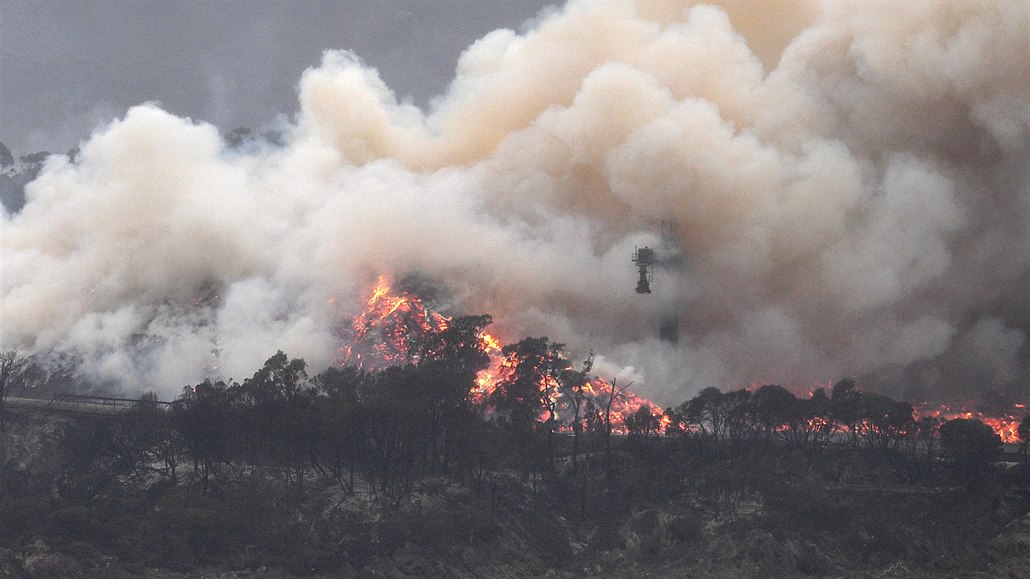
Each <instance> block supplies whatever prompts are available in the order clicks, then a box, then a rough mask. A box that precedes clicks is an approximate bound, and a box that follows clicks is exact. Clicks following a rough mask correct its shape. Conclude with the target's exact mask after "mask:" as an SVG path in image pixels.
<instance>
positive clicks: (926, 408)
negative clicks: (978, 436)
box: [915, 404, 1026, 444]
mask: <svg viewBox="0 0 1030 579" xmlns="http://www.w3.org/2000/svg"><path fill="white" fill-rule="evenodd" d="M970 406H972V405H970ZM915 414H916V418H917V419H918V418H919V417H920V416H932V417H935V418H940V419H942V420H955V419H956V418H974V419H976V420H979V421H981V422H983V423H984V424H986V425H987V426H990V427H991V428H993V429H994V432H995V433H997V435H998V436H1000V437H1001V441H1002V442H1004V443H1007V444H1008V443H1018V442H1019V441H1020V440H1019V434H1018V432H1017V430H1018V428H1019V422H1020V421H1021V420H1022V419H1023V416H1025V415H1026V405H1025V404H1013V405H1012V408H1011V409H1010V410H1009V411H1008V412H1005V413H1003V414H1001V415H999V416H988V415H987V414H984V413H983V412H980V411H979V410H969V409H968V408H954V407H952V406H949V405H947V404H939V405H936V406H934V405H928V404H923V405H921V406H920V407H918V408H916V411H915Z"/></svg>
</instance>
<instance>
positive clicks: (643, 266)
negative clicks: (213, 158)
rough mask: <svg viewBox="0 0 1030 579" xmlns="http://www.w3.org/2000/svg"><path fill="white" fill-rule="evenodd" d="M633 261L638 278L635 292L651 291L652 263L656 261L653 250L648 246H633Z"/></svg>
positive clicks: (646, 292) (647, 292)
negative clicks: (638, 247)
mask: <svg viewBox="0 0 1030 579" xmlns="http://www.w3.org/2000/svg"><path fill="white" fill-rule="evenodd" d="M633 263H635V264H637V271H638V272H639V273H640V279H638V280H637V293H638V294H649V293H651V281H652V280H653V279H654V265H655V263H657V259H655V255H654V250H653V249H651V248H650V247H641V248H640V249H637V248H636V247H634V248H633Z"/></svg>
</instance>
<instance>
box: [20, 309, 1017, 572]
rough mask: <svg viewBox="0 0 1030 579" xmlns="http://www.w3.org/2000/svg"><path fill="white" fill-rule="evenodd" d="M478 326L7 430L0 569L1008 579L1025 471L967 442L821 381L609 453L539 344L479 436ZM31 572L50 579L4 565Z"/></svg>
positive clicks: (954, 431) (294, 362)
mask: <svg viewBox="0 0 1030 579" xmlns="http://www.w3.org/2000/svg"><path fill="white" fill-rule="evenodd" d="M489 322H490V319H489V317H488V316H470V317H465V318H458V319H455V320H452V322H451V323H450V324H448V325H447V327H446V329H444V330H440V331H437V332H428V333H426V335H425V336H423V337H422V338H421V339H420V340H419V341H418V343H416V344H413V347H414V348H415V349H416V351H417V356H414V359H417V363H415V364H409V365H405V366H395V367H389V368H385V369H383V370H380V371H367V370H363V369H360V368H358V367H354V366H347V367H341V368H331V369H329V370H327V371H325V372H323V373H321V374H318V375H316V376H309V375H308V373H307V367H306V365H305V363H304V362H303V361H302V360H298V359H290V358H289V357H288V356H287V355H286V354H284V353H282V352H279V353H278V354H276V355H275V356H273V357H271V358H270V359H269V360H268V361H267V362H266V363H265V365H264V366H263V367H262V368H261V369H260V370H258V371H257V372H256V373H255V374H254V375H253V376H252V377H250V378H248V379H246V380H244V381H242V382H234V381H230V382H209V381H206V382H203V383H200V384H197V385H195V386H191V387H187V388H186V389H185V390H184V391H183V393H182V395H181V396H180V397H179V398H178V399H177V400H176V401H175V403H174V404H172V405H171V406H170V408H167V409H166V408H165V407H164V406H163V405H160V404H158V403H157V401H156V399H155V398H154V397H153V396H152V395H146V396H144V397H142V398H141V399H140V400H139V401H138V402H137V403H135V404H133V405H132V407H131V408H130V409H128V410H126V411H124V412H122V413H120V414H118V415H117V416H113V417H112V416H105V417H97V416H93V417H76V418H59V419H54V418H52V417H51V418H48V419H45V420H44V419H41V418H39V417H35V418H34V417H32V416H30V415H11V416H12V417H13V420H14V424H15V426H16V427H12V428H9V429H8V431H9V432H7V433H5V434H4V436H5V440H4V441H3V442H4V444H3V447H4V448H5V449H7V451H6V452H5V454H4V455H3V457H4V462H3V464H2V465H0V485H2V487H0V488H2V491H3V492H2V493H0V520H3V521H5V525H4V527H3V531H2V532H0V569H3V568H5V567H3V566H4V565H7V568H9V569H14V570H15V571H16V572H17V573H22V574H24V575H27V576H33V575H35V576H47V575H50V576H53V575H55V574H56V575H74V574H76V573H78V574H87V575H88V574H90V573H93V572H98V571H97V569H96V568H94V567H91V566H95V565H100V562H101V561H108V563H105V564H107V565H110V560H112V559H113V560H115V561H117V562H118V565H120V567H118V569H121V570H122V571H124V572H126V573H135V572H138V571H141V570H142V569H144V568H165V569H170V570H174V571H180V572H189V571H195V570H196V569H198V568H202V567H215V568H218V569H222V570H227V571H240V572H243V571H244V570H248V569H249V570H254V569H260V568H262V567H266V568H267V567H271V568H275V569H279V570H281V571H283V572H287V573H291V574H296V575H305V574H313V573H315V574H317V573H323V574H330V575H343V576H346V575H350V574H353V573H357V572H358V571H360V570H362V569H365V570H366V571H368V572H376V573H383V574H387V575H389V574H390V573H394V571H397V570H398V569H400V570H401V571H402V572H403V573H406V574H409V575H418V576H453V575H469V574H473V573H478V574H481V575H498V574H505V573H509V574H510V573H511V572H512V570H513V569H515V570H517V571H518V573H517V574H529V575H533V574H543V573H544V572H546V571H547V570H549V569H551V570H554V572H555V573H558V574H559V575H564V576H579V575H582V574H584V572H583V569H593V570H592V571H590V573H589V574H597V575H601V574H612V575H630V576H632V575H644V574H646V573H657V574H665V575H670V574H673V575H675V574H683V573H693V574H702V575H714V576H784V575H799V574H800V575H805V574H807V575H835V574H836V575H840V574H845V573H850V574H852V575H855V576H862V573H867V574H868V575H869V576H874V575H877V574H881V573H883V572H884V571H885V570H887V569H889V568H891V566H892V565H896V564H903V565H904V566H905V569H908V570H910V571H911V570H919V573H922V574H925V575H927V576H941V575H956V576H959V575H963V574H964V573H965V572H967V571H970V570H983V569H992V570H994V571H996V572H997V573H998V574H1002V573H1003V572H1005V570H1006V569H1009V568H1010V567H1009V566H1010V565H1017V564H1019V565H1025V563H1026V562H1027V560H1030V551H1028V550H1027V549H1026V546H1025V545H1026V544H1030V543H1019V541H1017V540H1016V539H1012V541H1011V542H1010V543H1005V542H1004V541H1005V540H1007V539H1005V537H1007V536H1008V535H1006V532H1009V531H1005V529H1011V524H1010V523H1011V522H1013V521H1020V520H1026V521H1030V519H1028V518H1027V513H1028V512H1030V471H1028V469H1027V467H1026V465H1025V464H1023V465H1018V466H1016V467H1014V468H1011V469H1008V470H1004V469H1000V468H998V467H996V466H994V463H995V462H996V461H997V459H998V458H999V456H1000V454H999V453H1000V452H1001V441H1000V440H999V439H998V437H997V435H995V434H994V432H993V431H992V430H991V428H990V427H988V426H986V425H984V424H983V423H981V422H979V421H976V420H954V421H950V422H946V423H944V424H939V422H935V421H934V420H928V419H921V420H917V419H916V418H915V417H914V416H913V412H912V407H911V406H910V405H908V404H906V403H903V402H899V401H895V400H892V399H890V398H888V397H885V396H881V395H876V394H870V393H865V392H862V391H860V390H859V389H858V388H857V387H856V385H855V383H854V382H853V381H851V380H842V381H841V382H839V383H838V384H836V385H835V386H834V387H833V388H832V390H831V392H830V394H826V392H824V391H823V390H817V391H815V392H814V393H813V394H812V395H811V396H810V397H808V398H798V397H796V396H794V395H793V394H792V393H791V392H789V391H788V390H786V389H785V388H783V387H781V386H777V385H766V386H762V387H760V388H758V389H756V390H755V391H754V392H751V391H748V390H740V391H735V392H726V393H723V392H720V391H719V390H717V389H714V388H709V389H706V390H703V391H702V392H700V393H699V394H698V395H697V396H695V397H694V398H692V399H690V400H687V401H685V402H684V403H683V404H680V405H679V406H677V407H674V408H669V409H667V410H666V411H665V413H664V416H662V415H660V414H657V413H655V412H653V411H652V410H651V409H650V408H648V407H647V406H641V407H640V410H638V411H637V412H636V413H635V414H633V415H631V416H628V417H624V421H623V422H622V424H624V430H620V429H619V428H617V425H616V422H615V421H614V420H613V415H612V408H613V401H615V400H616V399H617V398H618V397H619V396H622V390H623V389H622V388H619V387H615V388H613V389H612V391H611V393H610V394H609V395H608V396H607V397H592V398H591V397H586V396H584V395H582V393H583V392H584V389H585V388H586V387H587V384H588V379H589V371H590V365H591V360H589V359H588V360H587V361H586V363H584V364H583V366H582V369H581V370H570V369H569V368H570V365H569V364H568V362H567V360H566V359H565V357H564V352H563V347H562V346H561V345H560V344H554V343H551V342H550V341H548V340H547V339H546V338H531V339H526V340H523V341H521V342H519V343H517V344H513V345H510V346H508V347H506V348H505V349H504V353H505V355H507V356H509V359H512V360H515V361H516V366H515V368H514V369H513V371H512V372H511V373H510V374H509V375H508V377H507V378H505V379H504V380H503V381H502V382H501V383H500V385H499V387H498V389H497V390H496V391H494V393H493V394H492V395H491V396H490V398H489V400H488V402H489V403H490V406H491V410H490V412H484V408H483V407H481V406H477V405H476V404H474V403H473V401H472V400H471V399H470V394H469V393H470V392H471V391H473V390H474V386H475V381H476V377H477V374H478V372H480V371H481V370H483V369H484V368H485V367H486V366H487V364H488V362H489V359H488V358H487V356H485V355H484V353H483V351H482V349H481V348H480V346H479V336H480V333H481V332H482V330H483V328H484V327H485V326H486V325H487V324H489ZM6 360H7V358H3V360H0V361H6ZM11 364H12V372H15V371H21V372H26V371H29V370H28V369H29V368H31V366H30V365H24V364H21V365H18V364H20V361H19V360H18V359H17V357H13V361H12V362H11ZM13 379H14V378H13V377H11V376H8V378H5V380H13ZM541 384H543V385H544V386H541ZM547 388H553V389H558V390H561V391H562V392H564V393H565V396H564V397H563V400H564V402H563V404H565V405H567V406H569V407H571V409H572V410H571V411H570V409H569V408H562V409H559V408H556V403H555V402H554V400H555V398H554V397H553V396H548V395H547V392H546V389H547ZM1024 424H1026V422H1025V421H1024ZM1025 431H1026V429H1020V433H1021V434H1023V435H1024V436H1025ZM662 434H664V435H662ZM10 449H19V450H18V452H12V451H10ZM1006 525H1008V527H1006ZM40 545H42V546H40ZM576 545H580V546H579V547H575V546H576ZM999 545H1000V546H999ZM1012 545H1015V546H1012ZM1019 545H1023V546H1022V547H1019ZM33 549H35V550H36V551H39V550H43V551H45V552H47V553H49V555H47V556H46V557H44V556H40V557H37V558H36V559H32V560H33V561H37V560H48V561H50V562H51V563H50V564H49V565H50V566H45V565H44V566H42V567H40V566H38V565H37V566H36V567H33V565H36V563H32V564H30V563H29V562H27V561H29V559H26V558H24V557H23V558H21V559H19V558H18V555H17V553H26V552H36V551H33ZM1006 549H1008V550H1006ZM47 557H49V559H48V558H47ZM60 557H65V558H64V559H60ZM992 557H993V558H992ZM55 558H56V559H55ZM55 561H56V562H55ZM459 561H460V564H459ZM62 565H64V567H62ZM55 569H56V571H55ZM470 570H471V571H470ZM15 571H12V573H14V572H15ZM877 576H878V575H877Z"/></svg>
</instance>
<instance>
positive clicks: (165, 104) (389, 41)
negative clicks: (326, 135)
mask: <svg viewBox="0 0 1030 579" xmlns="http://www.w3.org/2000/svg"><path fill="white" fill-rule="evenodd" d="M548 5H549V2H547V1H545V0H505V1H504V2H482V1H475V0H446V1H417V0H374V1H373V0H366V1H360V0H348V1H344V2H312V1H290V2H279V1H271V2H270V1H266V0H254V1H246V2H238V1H226V2H208V1H190V2H140V1H131V0H130V1H112V0H98V1H89V2H72V1H65V0H58V1H51V0H43V1H37V0H31V1H26V0H7V1H5V2H3V3H2V6H0V142H4V143H5V144H7V146H8V147H9V148H10V149H11V150H12V151H13V152H14V153H15V155H16V156H17V155H23V154H27V153H31V152H35V151H39V150H50V151H67V150H69V149H71V148H72V147H74V146H76V145H77V144H78V143H79V141H80V140H81V139H84V138H86V137H88V136H89V135H90V133H91V132H92V131H93V129H94V128H96V127H97V126H98V125H101V124H104V123H108V122H110V121H111V120H112V119H114V118H115V117H117V116H120V115H122V114H123V113H124V112H125V110H126V109H128V108H129V107H131V106H133V105H137V104H140V103H143V102H148V101H156V102H159V103H160V104H161V106H162V108H164V109H165V110H167V111H169V112H172V113H174V114H177V115H180V116H187V117H191V118H194V119H197V120H205V121H208V122H212V123H214V124H216V125H217V126H219V127H221V128H222V129H223V130H225V131H229V130H232V129H234V128H236V127H249V128H257V127H259V126H261V125H262V124H265V123H268V122H270V121H274V120H275V118H276V116H277V115H287V116H292V115H293V114H294V112H295V111H296V109H297V81H298V79H299V78H300V74H301V73H302V72H303V71H304V69H306V68H308V67H312V66H316V65H317V64H318V63H319V60H320V59H321V55H322V52H323V51H325V50H328V49H346V50H351V51H353V52H355V53H356V54H358V55H360V56H361V58H362V59H363V60H364V61H365V62H366V63H367V64H368V65H369V66H372V67H375V68H377V69H378V70H379V72H380V74H381V76H382V78H383V80H384V81H385V82H386V83H387V84H388V85H389V86H390V87H391V88H393V90H394V91H396V93H397V95H398V98H400V99H402V100H403V99H405V98H410V99H411V100H412V101H413V102H414V103H416V104H418V105H419V106H423V107H425V106H426V105H428V103H429V101H430V99H432V97H433V96H435V95H438V94H440V93H442V92H443V91H444V90H445V89H446V87H447V84H448V83H449V82H450V81H451V79H452V78H453V77H454V67H455V63H456V62H457V59H458V56H459V55H460V54H461V52H462V51H463V50H464V49H465V48H466V47H467V46H468V45H469V44H470V43H471V42H472V41H473V40H475V39H476V38H479V37H480V36H482V35H484V34H486V33H487V32H489V31H491V30H494V29H496V28H512V29H515V30H518V29H519V27H520V25H522V24H523V23H524V22H525V21H526V20H527V19H530V18H533V17H534V16H535V15H536V14H537V13H538V12H539V11H540V10H541V9H542V8H544V7H546V6H548Z"/></svg>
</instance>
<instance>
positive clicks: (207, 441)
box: [172, 380, 238, 491]
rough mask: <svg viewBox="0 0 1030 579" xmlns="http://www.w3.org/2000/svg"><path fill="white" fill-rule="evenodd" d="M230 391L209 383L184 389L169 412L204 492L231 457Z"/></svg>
mask: <svg viewBox="0 0 1030 579" xmlns="http://www.w3.org/2000/svg"><path fill="white" fill-rule="evenodd" d="M231 387H232V388H234V389H235V388H237V387H238V386H237V385H235V384H233V385H232V386H231ZM229 388H230V386H227V385H226V384H225V382H221V381H219V382H215V383H212V382H211V381H210V380H205V381H203V382H201V383H200V384H197V385H196V386H195V387H192V388H191V387H189V386H187V387H186V388H185V389H184V390H183V393H182V395H181V396H179V398H178V399H177V400H176V402H175V405H174V406H173V408H172V417H173V420H174V423H175V427H176V429H177V430H178V431H179V433H180V434H181V435H182V439H183V444H184V445H185V447H186V452H187V454H188V455H189V457H190V459H191V460H192V461H193V470H194V472H195V473H199V475H200V479H201V485H202V488H203V489H204V490H205V491H207V490H208V488H209V483H210V479H211V475H212V474H214V471H215V468H216V467H217V466H218V465H219V464H226V463H228V462H229V460H230V457H231V449H230V440H231V437H232V434H233V430H234V427H235V426H236V424H237V423H238V420H237V417H236V416H235V415H234V410H233V408H232V406H231V405H230V402H229Z"/></svg>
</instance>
